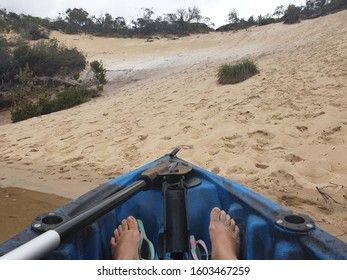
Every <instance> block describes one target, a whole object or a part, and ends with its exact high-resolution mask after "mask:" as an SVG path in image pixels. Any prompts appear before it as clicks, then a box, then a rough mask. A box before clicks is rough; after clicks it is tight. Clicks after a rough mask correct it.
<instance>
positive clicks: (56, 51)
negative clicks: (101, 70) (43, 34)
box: [14, 40, 86, 76]
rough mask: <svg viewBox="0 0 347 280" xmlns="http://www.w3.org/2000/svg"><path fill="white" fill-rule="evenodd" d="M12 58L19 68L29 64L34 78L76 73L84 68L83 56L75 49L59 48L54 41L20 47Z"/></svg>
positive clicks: (84, 60)
mask: <svg viewBox="0 0 347 280" xmlns="http://www.w3.org/2000/svg"><path fill="white" fill-rule="evenodd" d="M14 58H15V60H17V61H18V63H19V65H20V67H21V68H24V67H25V65H26V64H29V67H30V69H31V70H32V71H33V74H34V76H54V75H57V74H59V73H61V72H62V71H66V69H68V72H67V73H64V74H69V73H72V74H73V73H76V72H80V71H82V70H83V69H84V68H85V66H86V59H85V57H84V55H83V54H82V53H81V52H79V51H78V50H77V49H76V48H73V49H69V48H67V47H65V46H59V45H58V42H57V41H56V40H50V41H48V42H39V43H37V44H35V45H34V46H32V47H30V46H28V45H24V46H21V47H19V48H17V49H16V50H15V51H14Z"/></svg>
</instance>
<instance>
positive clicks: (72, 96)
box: [11, 87, 98, 122]
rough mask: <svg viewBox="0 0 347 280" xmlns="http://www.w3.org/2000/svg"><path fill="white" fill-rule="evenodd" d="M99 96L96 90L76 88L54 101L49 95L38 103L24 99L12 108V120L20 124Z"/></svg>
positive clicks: (41, 98)
mask: <svg viewBox="0 0 347 280" xmlns="http://www.w3.org/2000/svg"><path fill="white" fill-rule="evenodd" d="M97 96H98V93H97V91H95V90H86V89H83V88H80V87H75V88H69V89H66V90H64V91H62V92H59V93H58V94H57V96H56V98H54V99H53V100H50V99H49V97H48V94H43V95H42V96H41V97H40V98H39V100H38V102H37V103H34V102H32V101H30V100H28V99H25V98H22V99H20V100H17V102H15V105H14V106H13V107H12V109H11V119H12V121H13V122H19V121H22V120H26V119H29V118H32V117H36V116H40V115H46V114H50V113H53V112H57V111H61V110H65V109H69V108H72V107H74V106H77V105H80V104H82V103H84V102H86V101H88V100H89V99H90V98H92V97H97Z"/></svg>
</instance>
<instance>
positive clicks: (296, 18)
mask: <svg viewBox="0 0 347 280" xmlns="http://www.w3.org/2000/svg"><path fill="white" fill-rule="evenodd" d="M300 13H301V8H300V7H296V6H295V5H293V4H289V5H288V8H287V10H286V11H285V12H284V16H283V18H284V23H286V24H294V23H298V22H300Z"/></svg>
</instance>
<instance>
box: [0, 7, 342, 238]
mask: <svg viewBox="0 0 347 280" xmlns="http://www.w3.org/2000/svg"><path fill="white" fill-rule="evenodd" d="M346 18H347V11H343V12H340V13H337V14H334V15H330V16H326V17H322V18H318V19H314V20H309V21H304V22H302V23H300V24H296V25H284V24H273V25H268V26H264V27H254V28H251V29H249V30H248V31H246V30H243V31H238V32H229V33H211V34H206V35H194V36H191V37H187V38H180V39H178V40H169V39H167V38H161V39H160V40H155V41H154V42H146V40H144V39H115V38H96V37H91V36H86V35H81V36H75V35H63V34H60V33H52V37H55V38H57V39H58V40H59V41H61V42H64V43H65V44H66V45H68V46H75V47H77V48H78V49H79V50H82V51H83V52H84V53H86V54H87V55H88V59H89V60H94V59H98V60H102V61H103V62H104V64H105V66H106V68H107V69H108V70H109V72H108V78H109V80H110V82H109V84H108V85H107V86H106V87H105V91H104V93H103V97H101V98H98V99H95V100H93V101H91V102H89V103H86V104H83V105H81V106H78V107H75V108H72V109H70V110H66V111H62V112H57V113H54V114H51V115H47V116H41V117H38V118H33V119H30V120H27V121H23V122H20V123H15V124H6V125H3V126H1V132H0V145H1V151H0V161H1V163H0V179H2V180H0V186H16V187H24V188H28V189H33V190H39V191H44V192H48V193H55V194H58V195H61V196H65V197H72V198H73V197H77V196H79V195H81V194H83V193H85V192H86V191H88V190H90V189H92V188H94V187H95V186H97V185H98V184H101V183H103V182H105V181H107V180H108V179H110V178H113V177H116V176H118V175H120V174H123V173H125V172H128V171H130V170H132V169H134V168H136V167H139V166H141V165H143V164H145V163H147V162H150V161H152V160H155V159H157V158H158V157H160V156H162V155H164V154H166V153H168V152H169V151H171V149H173V148H174V147H177V146H179V147H181V149H182V150H181V152H180V153H179V156H180V157H181V158H183V159H185V160H187V161H190V162H192V163H194V164H196V165H199V166H201V167H203V168H205V169H207V170H210V171H213V172H215V173H217V174H219V175H221V176H224V177H228V178H230V179H232V180H234V181H236V182H238V183H240V184H242V185H245V186H247V187H249V188H250V189H252V190H254V191H256V192H258V193H260V194H262V195H264V196H266V197H269V198H270V199H272V200H274V201H275V202H277V203H280V204H281V205H283V206H285V207H288V208H290V209H292V210H294V211H298V212H301V213H305V214H307V215H310V216H311V217H312V218H313V219H314V220H315V221H316V222H317V224H318V225H319V226H322V227H323V228H325V229H328V230H329V231H330V232H331V233H332V234H334V235H335V236H338V237H339V238H341V239H343V240H345V241H347V234H346V232H347V212H346V206H347V146H346V141H347V138H346V136H347V108H346V107H347V102H346V101H347V63H346V62H347V26H346ZM242 58H252V59H254V60H255V61H256V62H257V64H258V66H259V68H260V74H259V75H257V76H255V77H253V78H251V79H249V80H247V81H245V82H243V83H240V84H237V85H224V86H221V85H218V84H217V82H216V72H217V69H218V67H219V66H220V65H221V64H222V63H224V62H234V61H236V60H238V59H242ZM331 183H335V184H338V185H344V186H345V187H341V186H340V187H329V188H325V189H323V190H324V192H326V193H328V194H329V195H331V197H332V198H333V199H335V200H336V201H337V202H338V203H337V202H334V201H333V200H330V202H329V203H326V202H325V201H324V199H323V197H322V195H321V194H319V192H318V191H317V190H316V187H323V186H327V185H332V184H331Z"/></svg>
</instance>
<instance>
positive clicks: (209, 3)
mask: <svg viewBox="0 0 347 280" xmlns="http://www.w3.org/2000/svg"><path fill="white" fill-rule="evenodd" d="M305 3H306V0H195V1H194V0H174V1H169V0H0V8H1V9H3V8H5V9H6V10H7V11H10V12H15V13H17V14H21V13H23V14H30V15H32V16H39V17H43V18H45V17H48V18H56V17H57V16H58V15H59V13H64V12H65V11H66V9H68V8H83V9H84V10H85V11H87V12H88V13H89V14H90V15H94V16H97V17H98V16H101V15H102V14H105V13H110V14H111V15H112V16H113V17H117V16H122V17H124V18H125V20H126V22H127V24H130V23H131V20H132V19H136V18H138V17H140V16H141V15H142V13H141V8H153V11H154V12H155V15H154V16H155V17H156V16H162V15H163V14H165V13H174V12H175V11H176V10H177V8H181V7H182V8H187V7H189V6H197V7H198V8H199V9H200V10H201V14H202V15H203V16H205V17H209V18H210V19H211V21H212V22H213V23H214V24H215V27H219V26H221V25H223V24H226V23H227V20H226V19H227V14H228V12H229V11H230V9H232V8H234V9H235V10H236V12H237V14H238V15H239V18H245V19H248V17H249V16H251V15H254V16H258V15H260V14H261V15H265V14H267V13H273V12H274V10H275V8H276V7H277V6H280V5H283V6H284V7H285V8H286V7H287V6H288V4H295V5H297V6H300V5H304V4H305Z"/></svg>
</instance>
